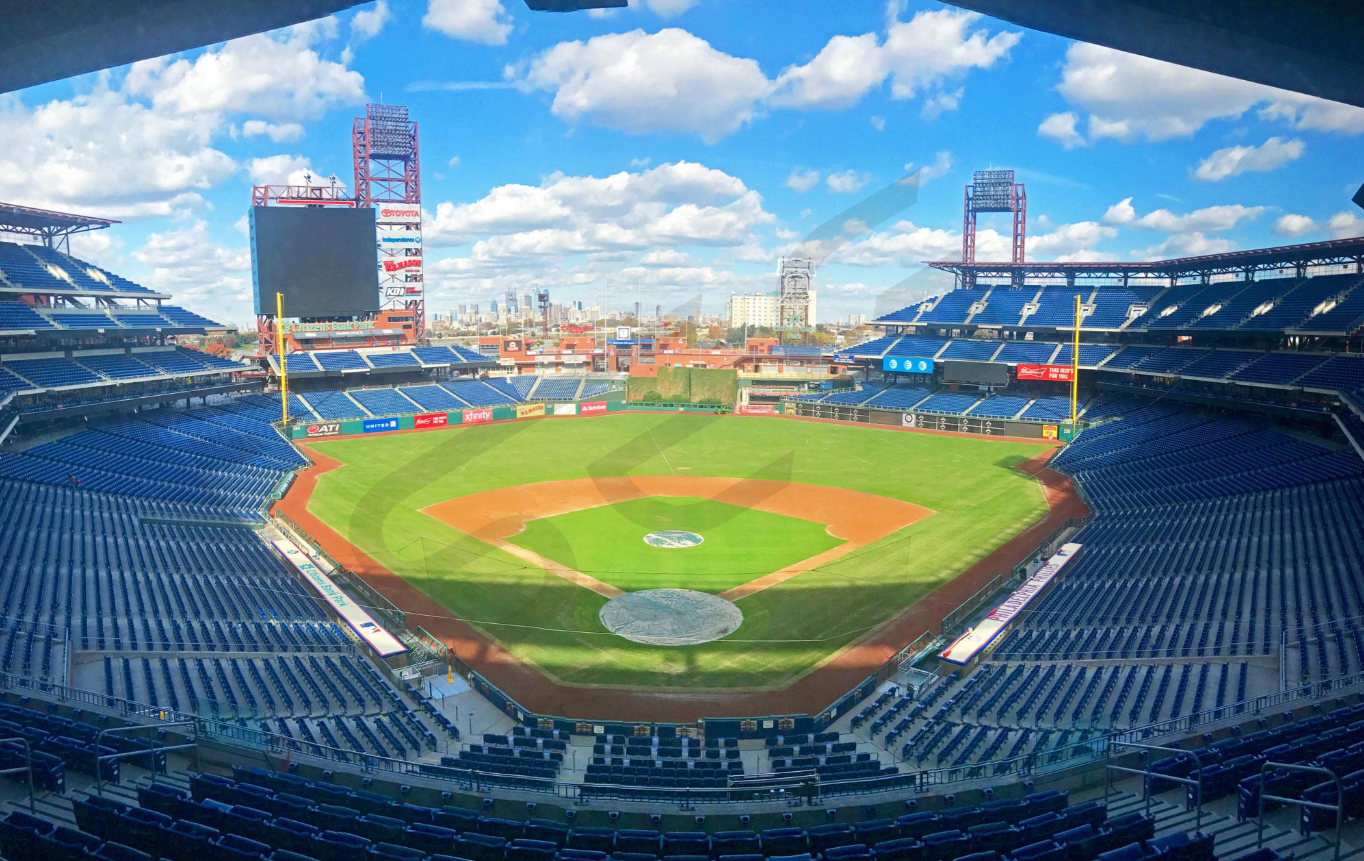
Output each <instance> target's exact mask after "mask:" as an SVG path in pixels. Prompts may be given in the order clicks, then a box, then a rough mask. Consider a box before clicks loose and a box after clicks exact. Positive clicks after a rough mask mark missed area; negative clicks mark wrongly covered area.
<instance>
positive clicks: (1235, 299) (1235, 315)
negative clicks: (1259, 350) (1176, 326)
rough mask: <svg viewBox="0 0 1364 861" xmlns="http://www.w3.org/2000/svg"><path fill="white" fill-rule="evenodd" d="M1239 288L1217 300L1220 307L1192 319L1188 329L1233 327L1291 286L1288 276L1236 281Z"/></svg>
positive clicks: (1274, 299)
mask: <svg viewBox="0 0 1364 861" xmlns="http://www.w3.org/2000/svg"><path fill="white" fill-rule="evenodd" d="M1236 283H1237V284H1238V285H1239V286H1240V289H1239V290H1237V292H1236V293H1235V294H1234V295H1231V296H1229V297H1227V298H1225V299H1223V300H1221V301H1220V302H1219V305H1220V306H1221V307H1219V308H1217V310H1215V311H1213V312H1212V313H1209V314H1205V315H1204V316H1202V317H1199V318H1198V319H1197V320H1194V321H1193V322H1192V323H1191V324H1190V325H1189V328H1190V329H1194V330H1199V329H1234V328H1236V327H1237V326H1239V325H1241V323H1243V322H1244V321H1245V320H1246V319H1248V318H1249V317H1250V315H1251V314H1253V313H1255V311H1256V310H1258V309H1259V308H1261V307H1263V306H1265V305H1267V304H1269V303H1272V302H1274V301H1276V300H1278V299H1279V298H1280V297H1281V296H1283V295H1284V294H1285V293H1287V292H1288V291H1289V290H1290V289H1291V288H1292V286H1293V281H1292V280H1291V279H1288V278H1268V279H1265V280H1262V281H1250V282H1244V281H1242V282H1236Z"/></svg>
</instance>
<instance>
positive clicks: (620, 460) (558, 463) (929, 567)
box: [309, 413, 1046, 690]
mask: <svg viewBox="0 0 1364 861" xmlns="http://www.w3.org/2000/svg"><path fill="white" fill-rule="evenodd" d="M315 445H316V447H317V449H318V451H320V452H322V453H323V454H326V455H328V456H329V457H333V458H335V459H337V460H339V461H341V462H342V463H344V464H345V466H343V467H340V468H338V469H336V470H333V471H332V472H330V473H328V474H326V475H324V476H323V477H322V479H321V480H320V482H319V484H318V487H317V490H316V492H315V493H314V495H313V497H312V501H311V503H310V506H309V509H310V511H311V512H312V513H313V514H315V515H316V516H318V517H320V518H322V519H323V520H325V521H327V523H329V524H330V525H331V526H332V527H333V528H334V529H336V530H337V531H338V532H340V533H341V534H342V535H344V536H346V537H347V538H348V539H349V540H350V541H351V542H352V543H354V544H355V545H356V546H358V547H360V548H362V549H363V550H364V551H365V552H366V553H368V554H369V555H370V556H372V557H373V558H374V559H375V560H377V561H378V562H380V563H381V564H383V565H385V566H386V567H387V568H389V570H391V571H393V572H394V573H396V574H398V575H400V576H402V577H404V578H406V579H407V580H408V581H409V582H411V583H412V584H414V585H415V586H417V588H419V589H421V590H422V591H423V592H425V593H426V594H428V595H430V596H431V597H432V598H433V599H435V600H436V601H438V602H439V603H440V604H442V605H443V606H445V607H448V608H450V610H451V612H452V613H454V614H455V615H457V616H459V617H460V618H463V619H465V620H467V621H469V622H470V623H471V624H473V625H474V626H476V627H478V628H479V629H480V630H482V631H484V632H485V633H487V634H488V635H489V636H491V637H494V638H496V639H497V640H498V641H499V642H500V643H501V644H502V645H503V646H504V647H505V648H507V649H508V650H510V651H511V652H512V653H513V654H515V655H516V656H517V657H519V658H520V659H522V660H525V661H528V662H531V663H534V664H538V665H539V666H541V667H542V668H544V669H545V670H546V671H547V672H549V673H551V674H553V675H554V676H556V677H557V678H559V679H561V680H563V681H566V682H570V683H576V684H593V685H627V686H636V687H666V688H670V689H678V690H682V689H703V688H762V687H775V686H781V685H783V684H785V683H787V682H789V681H790V680H791V679H792V678H794V677H795V676H797V675H799V674H801V673H803V672H805V671H807V670H809V669H811V668H812V667H814V666H816V665H817V664H819V663H820V662H821V661H823V660H825V659H826V658H828V657H829V656H830V655H832V654H833V653H834V652H836V651H838V650H840V649H841V648H843V647H844V646H846V645H848V644H849V643H851V642H853V641H855V640H856V639H858V638H859V637H861V636H864V635H865V634H867V633H868V632H869V631H870V630H871V629H873V628H874V627H876V626H877V625H880V624H882V623H884V622H885V621H887V620H889V619H891V618H893V617H894V616H896V615H898V614H899V613H900V612H901V611H902V610H903V609H904V608H906V607H908V606H910V605H912V604H914V603H915V602H916V601H918V600H919V599H920V598H922V597H923V596H924V595H926V594H927V593H929V592H931V591H932V590H933V589H935V588H936V587H937V586H938V585H940V584H942V583H943V582H945V581H947V580H949V579H951V578H952V577H954V576H956V575H957V574H958V573H960V572H961V571H963V570H965V569H966V568H968V567H970V566H971V565H972V564H974V563H975V562H977V561H979V560H980V559H982V558H984V557H985V556H986V555H988V554H989V553H990V552H991V551H993V550H994V549H995V548H997V547H998V546H999V545H1001V544H1003V543H1004V542H1005V541H1007V540H1008V539H1009V538H1010V537H1011V536H1013V535H1014V534H1016V533H1018V532H1019V531H1021V530H1023V529H1025V528H1026V527H1027V526H1029V525H1030V524H1032V523H1033V522H1034V521H1036V520H1037V519H1038V518H1040V517H1041V516H1042V515H1043V514H1044V513H1045V511H1046V501H1045V498H1044V496H1043V494H1042V490H1041V487H1040V486H1039V484H1038V483H1037V481H1036V480H1035V479H1033V478H1030V477H1028V476H1026V475H1024V474H1022V473H1020V472H1018V471H1016V470H1014V469H1013V467H1014V466H1016V465H1017V464H1019V463H1020V462H1022V461H1024V460H1026V459H1028V458H1030V457H1032V456H1034V455H1037V454H1038V453H1040V452H1041V451H1043V450H1044V449H1043V447H1042V446H1040V445H1038V444H1032V443H1024V442H1012V441H1001V440H990V439H974V438H965V437H950V436H939V435H934V434H920V433H906V432H903V431H898V430H893V429H879V428H874V427H854V426H847V425H835V424H823V423H817V422H802V421H794V420H791V419H783V418H763V417H743V418H739V417H714V416H703V415H688V414H666V413H624V414H617V415H612V416H606V417H601V418H592V419H561V420H555V419H545V420H542V421H533V422H513V423H506V424H496V425H484V426H476V427H467V428H460V427H456V428H450V429H447V430H440V431H431V432H425V433H413V434H397V435H392V436H376V437H374V438H371V439H364V438H358V439H348V440H334V441H330V442H320V443H316V444H315ZM612 475H713V476H728V477H736V478H758V479H769V480H779V481H780V480H785V481H797V482H804V483H808V484H822V485H829V486H833V487H846V488H850V489H853V490H860V491H863V492H866V493H874V494H880V495H883V496H889V497H894V498H897V499H902V500H905V501H907V502H913V503H916V504H918V505H922V506H924V507H926V508H929V509H932V510H933V511H934V512H935V513H934V514H933V516H931V517H927V518H925V519H924V520H921V521H919V522H918V523H915V524H914V525H912V526H910V527H907V528H906V529H903V530H901V531H900V532H897V533H895V534H893V535H891V536H888V537H887V538H885V539H883V540H881V541H879V542H876V543H874V544H870V545H868V546H867V547H864V548H862V549H860V550H858V551H855V552H854V553H851V554H848V555H847V556H846V557H844V558H842V559H839V560H837V561H835V562H833V563H831V564H829V565H828V566H825V567H823V568H820V569H818V570H814V571H808V572H806V573H803V574H801V575H799V576H797V577H794V578H792V579H790V580H787V581H785V582H783V583H781V584H778V585H776V586H774V587H772V588H770V589H766V590H764V591H762V592H759V593H757V594H754V595H751V596H749V597H747V598H744V599H742V600H740V601H739V602H738V605H739V607H740V609H742V610H743V613H744V624H743V626H742V627H741V628H740V629H739V630H738V631H736V632H734V633H733V634H731V635H730V636H729V637H727V638H726V639H724V640H721V641H718V642H714V643H707V644H704V645H700V646H689V647H683V648H666V647H651V646H644V645H640V644H635V643H630V642H628V641H626V640H622V639H621V638H619V637H616V636H615V635H613V634H611V633H609V632H608V631H606V630H605V629H604V628H602V626H601V623H600V622H599V621H598V618H597V612H598V610H599V609H600V608H601V605H602V604H603V603H604V601H605V599H604V598H602V597H601V596H600V595H597V594H596V593H593V592H591V591H589V590H587V589H584V588H581V587H579V586H576V585H573V584H571V583H569V582H567V581H565V580H563V579H562V578H560V577H557V576H555V575H553V574H548V573H546V572H544V571H543V570H540V569H539V568H532V567H528V566H527V565H526V564H525V563H523V562H521V561H520V560H518V559H516V558H514V557H512V556H510V555H509V554H506V553H503V552H501V551H498V550H496V549H494V548H492V547H490V546H488V545H486V544H484V543H483V542H481V541H477V540H475V539H472V538H470V537H468V536H466V535H464V534H462V533H460V532H458V531H456V530H454V529H452V528H451V527H449V526H446V525H445V524H443V523H441V522H439V521H437V520H435V519H434V518H431V517H428V516H426V515H424V514H422V513H421V511H420V509H422V508H424V507H426V506H428V505H432V504H434V503H437V502H442V501H444V500H446V499H450V498H452V497H458V496H463V495H465V494H470V493H476V492H479V491H483V490H489V489H492V488H497V487H510V486H515V485H522V484H531V483H535V482H544V481H558V480H564V479H570V478H581V477H584V476H612ZM339 561H341V562H342V564H345V563H346V561H347V560H345V559H340V560H339ZM409 620H410V621H411V622H412V623H414V624H420V622H421V619H420V618H415V617H409ZM867 669H868V671H870V670H871V669H872V668H871V667H868V668H867Z"/></svg>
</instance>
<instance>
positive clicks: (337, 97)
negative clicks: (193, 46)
mask: <svg viewBox="0 0 1364 861" xmlns="http://www.w3.org/2000/svg"><path fill="white" fill-rule="evenodd" d="M335 24H336V22H335V20H334V19H322V20H321V21H317V22H311V23H310V24H302V25H298V26H296V27H290V28H287V29H285V30H281V31H279V32H277V33H272V34H268V35H266V34H260V35H255V36H246V37H245V38H242V39H233V40H232V41H230V42H228V43H227V44H225V45H223V46H222V47H221V48H219V49H217V50H209V51H205V52H204V53H203V54H200V55H199V56H198V57H197V58H196V59H194V60H192V61H191V60H186V59H178V60H169V59H168V58H166V57H161V58H159V59H155V60H143V61H141V62H138V63H134V64H133V66H132V68H131V69H129V71H128V77H127V79H126V82H125V88H126V89H127V90H128V92H130V93H133V94H136V95H140V96H145V97H147V98H149V99H150V100H151V102H152V104H153V105H155V106H156V107H157V108H162V109H165V110H168V111H171V112H173V113H179V114H202V113H209V114H221V113H250V114H256V115H260V116H265V117H271V118H276V119H281V118H290V119H298V118H302V119H312V118H315V117H320V116H321V115H322V114H323V113H324V112H326V111H327V110H328V109H329V108H331V107H334V106H337V105H356V104H363V103H364V101H365V80H364V78H363V77H362V76H361V75H360V73H359V72H357V71H355V70H354V69H348V68H346V67H345V66H344V65H342V64H340V63H336V62H333V61H331V60H324V59H322V57H321V56H319V55H318V53H317V51H316V50H314V49H313V47H312V46H313V45H314V44H315V43H316V42H318V41H320V40H323V39H326V38H330V37H331V36H333V35H335Z"/></svg>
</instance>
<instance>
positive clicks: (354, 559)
mask: <svg viewBox="0 0 1364 861" xmlns="http://www.w3.org/2000/svg"><path fill="white" fill-rule="evenodd" d="M743 419H744V417H734V420H736V421H742V420H743ZM794 420H797V421H804V420H805V419H794ZM862 427H866V425H862ZM904 432H905V433H925V432H928V433H933V431H917V430H909V429H905V430H904ZM964 436H974V435H972V434H964ZM977 438H979V437H977ZM1030 441H1035V440H1030ZM304 447H305V448H307V449H308V453H309V455H310V456H311V457H312V459H313V462H314V464H313V466H311V467H308V468H306V469H304V470H302V471H301V472H299V474H298V477H297V479H296V480H295V481H294V483H293V486H292V487H291V488H290V489H289V492H288V493H287V494H286V495H285V497H284V498H283V499H282V500H280V501H279V502H278V503H276V505H275V508H274V511H277V512H282V513H284V514H287V515H288V516H289V517H291V518H293V519H294V521H295V522H297V523H298V524H299V526H301V527H302V528H303V529H304V530H305V531H306V532H308V533H309V534H310V535H311V536H312V537H313V538H314V539H315V540H316V541H317V542H318V543H320V544H321V545H322V547H323V549H325V550H326V551H327V552H328V553H330V554H331V555H332V556H334V557H336V558H340V559H347V560H351V564H350V565H349V566H348V567H349V568H350V570H351V571H353V572H354V573H355V574H357V575H359V576H360V577H362V578H363V579H364V580H365V581H366V582H367V583H369V585H371V586H372V587H374V588H375V589H377V590H378V591H379V592H380V593H381V594H383V596H384V597H385V598H387V599H388V600H389V601H392V602H393V604H394V605H396V606H397V607H398V608H399V609H401V610H403V611H405V612H407V613H411V614H413V615H421V616H424V617H425V620H424V622H423V625H422V627H424V628H425V629H426V630H427V631H428V632H430V633H431V634H432V635H433V636H435V637H436V638H437V639H439V640H440V641H441V642H443V643H445V644H446V645H447V646H449V647H451V648H453V649H454V650H455V653H456V654H457V655H458V656H459V657H460V659H461V660H462V661H464V662H465V663H467V664H468V665H469V666H471V667H473V668H474V669H475V670H477V671H478V672H479V673H481V674H482V675H483V676H484V677H486V678H487V679H488V681H490V682H492V683H493V684H494V685H496V686H497V687H498V688H499V689H501V690H502V691H503V692H504V693H506V694H507V695H508V696H510V697H512V698H513V699H515V700H516V701H517V702H519V703H520V704H521V706H522V707H524V708H526V709H529V710H530V711H532V712H536V713H539V714H552V715H561V716H564V717H570V718H589V719H590V718H596V719H615V720H629V721H641V722H649V721H657V722H668V723H690V722H694V721H696V720H697V719H699V718H703V717H726V716H759V715H780V714H817V713H819V712H820V711H822V710H824V709H825V708H826V707H827V706H829V704H831V703H832V702H833V701H834V700H836V699H838V698H839V697H841V696H842V695H843V694H845V693H847V692H848V691H850V690H852V689H853V688H854V687H856V686H857V685H858V684H860V683H861V682H862V681H863V680H864V679H866V678H867V676H868V675H870V674H871V673H873V672H875V671H876V670H877V669H879V668H880V667H881V666H882V665H883V664H885V663H886V661H888V660H890V659H891V658H892V657H894V656H895V654H896V653H897V652H899V650H900V649H902V648H904V646H905V644H906V643H909V642H911V641H912V640H913V639H914V638H915V637H918V636H919V635H920V634H922V633H923V632H924V631H932V632H933V633H937V632H938V629H939V626H940V624H941V622H942V617H943V616H944V615H946V614H947V613H949V612H951V611H952V610H953V609H955V608H956V607H957V606H959V605H960V604H961V603H962V602H963V601H965V600H966V599H967V598H970V597H971V596H972V595H974V594H975V593H976V592H977V591H979V590H980V589H981V588H982V587H983V586H985V584H987V583H988V582H989V581H990V580H991V579H992V578H994V577H995V576H996V575H998V574H1000V573H1003V572H1005V571H1008V570H1009V569H1011V568H1012V567H1013V566H1015V565H1017V564H1019V563H1020V562H1022V561H1024V560H1025V559H1027V558H1028V556H1029V555H1030V554H1031V553H1033V552H1034V551H1035V550H1036V549H1037V546H1038V544H1040V543H1041V542H1042V540H1043V539H1045V538H1046V537H1047V536H1049V535H1050V534H1052V533H1053V532H1055V531H1056V530H1057V529H1059V528H1060V527H1061V526H1063V525H1064V524H1065V522H1066V521H1067V520H1068V519H1070V518H1079V517H1084V516H1085V515H1087V514H1088V513H1089V510H1088V508H1086V507H1085V504H1084V502H1083V501H1081V499H1080V497H1079V495H1078V494H1077V493H1076V492H1075V489H1074V487H1073V486H1072V485H1071V482H1070V479H1068V478H1067V477H1066V476H1064V475H1062V474H1061V473H1058V472H1055V471H1053V470H1051V469H1048V468H1047V466H1046V464H1047V461H1048V459H1050V457H1051V455H1052V454H1053V453H1054V452H1053V450H1047V451H1044V452H1041V453H1039V454H1038V455H1037V456H1035V457H1033V458H1031V459H1029V460H1028V461H1025V462H1024V463H1022V464H1020V465H1019V466H1018V467H1017V469H1019V470H1021V471H1023V472H1025V473H1027V474H1028V475H1033V476H1036V477H1037V479H1038V481H1039V482H1040V483H1041V485H1042V489H1043V492H1044V493H1045V495H1046V499H1047V504H1048V506H1049V507H1050V511H1048V513H1047V514H1046V515H1045V516H1044V517H1042V518H1041V519H1040V520H1038V521H1037V522H1036V523H1034V524H1033V525H1032V526H1030V527H1028V528H1027V529H1025V530H1024V531H1022V532H1020V533H1018V534H1017V535H1015V536H1014V537H1012V538H1010V539H1009V540H1008V541H1006V542H1005V543H1004V544H1003V545H1001V546H1000V547H999V548H997V549H996V550H995V551H994V552H993V553H991V554H990V555H989V556H987V557H985V558H984V559H981V560H980V561H979V562H977V563H976V564H975V565H973V566H971V567H970V568H969V569H967V570H966V571H964V572H962V573H961V574H960V575H958V576H957V577H956V578H955V579H953V580H951V581H949V582H947V583H944V584H943V585H942V586H940V587H938V589H937V590H936V591H934V592H932V593H930V594H929V595H927V596H926V597H924V598H923V599H921V600H920V601H918V602H917V603H916V604H914V605H913V606H912V607H909V608H908V609H906V610H905V612H903V613H901V614H900V615H899V616H897V617H895V618H894V619H892V620H890V621H889V622H887V623H886V624H884V625H882V626H881V627H880V628H877V629H876V630H875V631H873V632H871V633H870V634H868V635H867V636H866V637H863V638H862V639H861V640H859V641H857V642H855V643H853V644H851V645H849V646H848V647H846V648H844V649H843V650H842V651H840V652H838V653H837V654H836V655H834V656H833V657H832V658H830V659H829V660H827V661H825V662H824V663H823V664H821V665H820V666H818V667H816V668H815V669H813V670H812V671H810V672H808V673H806V674H805V675H803V676H801V677H800V678H798V679H797V680H795V681H794V682H793V683H792V684H791V685H790V686H788V687H786V688H783V689H781V690H764V691H694V692H675V691H668V690H625V689H620V688H594V687H580V686H574V685H565V684H562V683H561V682H558V681H556V680H554V679H551V678H549V677H548V676H546V675H545V674H544V673H542V672H541V671H540V670H539V669H538V668H536V667H534V666H532V665H530V664H526V663H523V662H522V661H521V660H520V659H518V658H516V657H515V656H513V655H512V654H510V653H509V652H507V651H506V650H505V649H503V648H502V647H501V646H499V645H498V644H497V643H496V642H494V641H492V640H490V639H489V638H487V637H485V636H484V635H483V634H482V633H480V632H479V631H477V630H475V629H474V628H472V627H470V626H469V625H467V624H465V623H464V622H461V621H460V620H458V619H456V618H454V617H453V616H452V615H451V614H450V611H449V610H448V609H446V608H445V607H443V606H441V605H440V604H437V603H436V602H434V601H432V600H431V599H430V598H428V597H426V596H425V595H424V594H422V593H421V592H420V591H419V590H418V589H417V588H416V587H415V586H413V585H412V584H410V583H408V582H407V581H406V580H404V579H403V578H402V577H399V576H398V575H396V574H394V573H393V572H391V571H389V570H388V569H386V568H385V567H384V566H382V565H380V564H379V563H378V562H377V561H375V560H374V559H373V558H371V557H370V556H368V555H367V554H365V553H364V552H363V551H362V550H361V549H360V548H358V547H356V546H355V545H353V544H351V543H350V542H349V541H347V540H346V539H345V538H344V537H343V536H341V535H340V534H339V533H337V532H336V531H335V530H333V529H332V528H331V527H329V526H328V525H327V524H326V523H324V522H322V521H321V520H319V519H318V518H317V517H314V516H313V515H312V514H311V513H310V512H309V511H308V501H309V500H310V499H311V498H312V494H313V491H314V490H315V489H316V487H317V480H318V478H320V477H321V476H322V475H324V474H326V473H327V472H329V471H331V470H333V469H335V468H337V467H339V466H341V464H340V462H338V461H336V460H334V459H332V458H329V457H327V456H325V455H322V454H320V453H318V452H317V451H316V450H315V449H313V448H312V447H311V446H307V445H306V443H305V444H304ZM635 480H639V479H635ZM509 490H515V488H510V489H509ZM692 495H705V494H692ZM877 499H880V497H877ZM915 507H916V508H917V506H915ZM921 511H925V512H926V509H921ZM537 516H544V515H543V514H541V515H537ZM806 518H807V519H811V518H810V517H809V514H808V512H807V514H806Z"/></svg>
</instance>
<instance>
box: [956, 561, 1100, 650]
mask: <svg viewBox="0 0 1364 861" xmlns="http://www.w3.org/2000/svg"><path fill="white" fill-rule="evenodd" d="M1081 546H1082V545H1079V544H1062V545H1061V549H1059V550H1057V551H1056V554H1055V555H1053V556H1052V557H1051V558H1050V559H1048V560H1047V563H1046V564H1045V565H1043V566H1042V567H1041V568H1038V569H1037V573H1036V574H1034V575H1032V576H1031V577H1029V578H1028V579H1027V580H1024V581H1023V585H1022V586H1019V587H1018V588H1017V589H1015V590H1014V592H1013V594H1012V595H1010V596H1009V597H1008V598H1005V599H1004V603H1003V604H1000V605H999V606H998V607H996V608H994V609H993V610H991V611H990V613H989V615H987V616H986V617H985V618H984V619H981V620H980V621H979V622H977V623H976V626H975V627H974V628H968V629H966V633H964V634H962V635H961V636H960V637H958V638H957V640H956V642H954V643H953V644H952V645H950V646H948V647H947V650H946V651H944V652H943V653H942V658H943V660H945V661H950V662H952V663H954V664H966V663H968V662H970V660H971V659H972V658H974V657H975V656H976V655H978V654H980V652H981V650H982V649H984V648H985V647H986V646H988V645H990V643H991V642H993V641H994V639H995V638H996V637H998V636H999V635H1000V634H1001V633H1002V632H1003V631H1004V628H1005V627H1006V626H1007V625H1008V624H1009V623H1010V622H1012V621H1013V620H1014V619H1015V618H1016V617H1017V616H1018V614H1019V613H1021V612H1023V610H1024V609H1025V608H1026V607H1027V606H1028V605H1029V604H1030V603H1032V600H1033V599H1034V598H1036V597H1037V596H1038V595H1040V594H1042V590H1043V589H1045V588H1047V584H1048V583H1050V582H1051V581H1052V580H1053V579H1055V577H1056V575H1058V574H1060V573H1061V569H1062V568H1064V567H1065V566H1066V563H1068V562H1070V561H1071V560H1072V559H1074V558H1075V557H1076V555H1078V554H1079V552H1080V547H1081Z"/></svg>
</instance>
